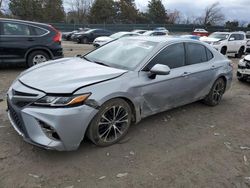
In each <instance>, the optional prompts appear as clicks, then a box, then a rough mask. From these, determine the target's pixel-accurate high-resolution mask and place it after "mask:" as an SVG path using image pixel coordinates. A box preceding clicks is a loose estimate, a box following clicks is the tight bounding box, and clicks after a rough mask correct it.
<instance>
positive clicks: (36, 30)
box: [32, 27, 47, 36]
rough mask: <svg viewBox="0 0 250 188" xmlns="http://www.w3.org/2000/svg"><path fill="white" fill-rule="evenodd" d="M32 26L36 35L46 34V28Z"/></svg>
mask: <svg viewBox="0 0 250 188" xmlns="http://www.w3.org/2000/svg"><path fill="white" fill-rule="evenodd" d="M32 28H33V29H34V31H35V35H37V36H41V35H44V34H46V33H47V31H46V30H44V29H40V28H37V27H32Z"/></svg>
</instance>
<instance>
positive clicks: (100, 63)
mask: <svg viewBox="0 0 250 188" xmlns="http://www.w3.org/2000/svg"><path fill="white" fill-rule="evenodd" d="M93 63H96V64H98V65H103V66H106V67H110V66H109V65H107V64H105V63H102V62H98V61H93Z"/></svg>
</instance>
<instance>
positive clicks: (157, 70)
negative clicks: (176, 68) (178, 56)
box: [149, 64, 170, 79]
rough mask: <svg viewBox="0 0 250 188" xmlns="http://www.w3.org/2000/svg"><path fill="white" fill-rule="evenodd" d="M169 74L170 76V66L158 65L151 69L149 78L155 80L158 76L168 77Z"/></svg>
mask: <svg viewBox="0 0 250 188" xmlns="http://www.w3.org/2000/svg"><path fill="white" fill-rule="evenodd" d="M168 74H170V68H169V66H167V65H162V64H156V65H155V66H153V67H152V68H151V70H150V75H149V78H151V79H155V77H156V75H168Z"/></svg>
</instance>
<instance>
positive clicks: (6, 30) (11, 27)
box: [2, 22, 31, 36]
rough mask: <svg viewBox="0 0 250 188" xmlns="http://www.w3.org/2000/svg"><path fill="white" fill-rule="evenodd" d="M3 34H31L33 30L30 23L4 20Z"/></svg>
mask: <svg viewBox="0 0 250 188" xmlns="http://www.w3.org/2000/svg"><path fill="white" fill-rule="evenodd" d="M2 30H3V35H6V36H30V35H31V30H30V27H29V26H28V25H24V24H19V23H11V22H3V24H2Z"/></svg>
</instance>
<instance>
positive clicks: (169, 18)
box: [0, 0, 250, 28]
mask: <svg viewBox="0 0 250 188" xmlns="http://www.w3.org/2000/svg"><path fill="white" fill-rule="evenodd" d="M7 5H8V6H7ZM0 16H1V17H3V16H6V17H11V18H18V19H24V20H31V21H39V22H49V23H52V22H64V23H65V22H66V23H76V24H87V23H89V24H117V23H124V24H136V23H140V24H178V23H183V24H197V25H203V26H212V25H223V24H225V26H227V27H229V28H234V27H237V26H239V22H238V21H227V22H225V16H224V14H223V13H222V8H221V6H220V4H219V3H218V2H217V3H213V4H211V5H209V6H208V7H206V8H205V9H204V10H203V13H202V14H201V15H200V16H199V17H185V16H184V15H182V13H181V12H180V11H178V10H168V9H166V7H165V6H164V4H163V3H162V0H148V2H147V8H146V9H145V10H144V11H143V12H142V11H140V10H139V9H138V8H137V7H136V4H135V0H0ZM249 26H250V25H249Z"/></svg>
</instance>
